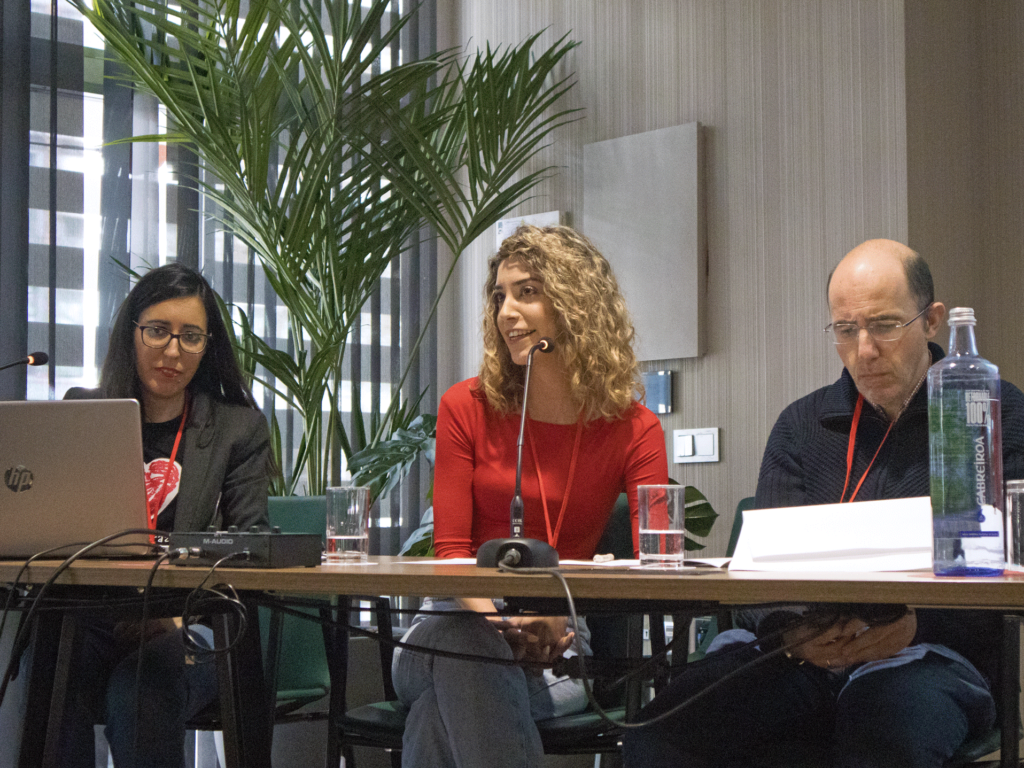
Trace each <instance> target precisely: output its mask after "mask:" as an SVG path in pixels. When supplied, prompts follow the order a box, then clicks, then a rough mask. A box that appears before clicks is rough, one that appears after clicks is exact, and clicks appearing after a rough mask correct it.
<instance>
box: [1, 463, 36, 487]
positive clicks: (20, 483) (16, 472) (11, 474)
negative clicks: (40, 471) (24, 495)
mask: <svg viewBox="0 0 1024 768" xmlns="http://www.w3.org/2000/svg"><path fill="white" fill-rule="evenodd" d="M32 480H33V478H32V471H31V470H29V469H28V468H27V467H23V466H21V465H20V464H19V465H18V466H16V467H11V468H10V469H8V470H7V471H6V472H4V485H6V486H7V487H8V488H10V489H11V490H12V491H14V492H15V493H21V492H22V491H27V490H28V489H29V488H31V487H32Z"/></svg>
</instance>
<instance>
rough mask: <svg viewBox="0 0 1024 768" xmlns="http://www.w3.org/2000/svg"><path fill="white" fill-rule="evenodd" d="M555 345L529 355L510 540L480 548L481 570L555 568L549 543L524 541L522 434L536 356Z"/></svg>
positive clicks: (540, 345) (544, 341)
mask: <svg viewBox="0 0 1024 768" xmlns="http://www.w3.org/2000/svg"><path fill="white" fill-rule="evenodd" d="M554 348H555V342H554V341H553V340H551V339H549V338H548V337H547V336H544V337H543V338H541V340H540V341H538V342H537V343H536V344H534V345H533V346H532V347H530V351H529V352H528V353H527V355H526V375H525V376H524V377H523V410H522V413H521V414H520V416H519V439H518V440H517V441H516V491H515V495H514V496H513V497H512V504H511V505H510V507H509V528H510V534H511V537H510V538H508V539H491V540H490V541H485V542H484V543H483V544H481V545H480V549H478V550H477V552H476V565H477V567H478V568H497V567H498V566H499V565H507V566H509V567H512V568H556V567H558V551H557V550H556V549H555V548H554V547H552V546H551V545H550V544H548V543H547V542H546V541H538V540H537V539H524V538H523V434H524V433H525V432H526V398H527V396H528V395H529V394H530V371H531V370H532V369H533V353H534V352H551V351H553V350H554Z"/></svg>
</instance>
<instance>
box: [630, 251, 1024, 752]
mask: <svg viewBox="0 0 1024 768" xmlns="http://www.w3.org/2000/svg"><path fill="white" fill-rule="evenodd" d="M828 302H829V310H830V313H831V316H832V322H830V323H829V324H828V326H826V328H825V334H826V338H827V339H828V341H829V342H832V343H833V344H834V345H835V349H836V352H837V353H838V354H839V357H840V359H841V360H842V362H843V366H844V370H843V373H842V375H841V376H840V378H839V380H838V381H836V382H835V383H834V384H831V385H830V386H827V387H823V388H822V389H819V390H817V391H816V392H813V393H811V394H810V395H808V396H806V397H803V398H801V399H800V400H797V401H796V402H795V403H793V404H792V405H790V406H789V407H787V408H786V409H785V410H784V411H783V412H782V414H781V415H780V416H779V419H778V421H777V422H776V424H775V427H774V428H773V429H772V432H771V436H770V437H769V438H768V445H767V446H766V448H765V453H764V458H763V460H762V463H761V473H760V477H759V478H758V484H757V498H756V506H757V507H758V508H771V507H790V506H803V505H808V504H835V503H838V502H850V501H869V500H875V499H894V498H907V497H913V496H927V495H928V493H929V466H928V465H929V461H928V397H927V387H925V385H924V384H925V378H926V376H927V372H928V368H929V366H931V364H932V363H934V362H935V361H936V360H939V359H941V358H942V357H943V355H944V353H943V351H942V349H941V348H940V347H939V346H938V345H936V344H934V343H933V342H932V341H931V340H932V339H933V338H934V337H935V336H936V334H937V332H938V330H939V325H940V323H941V322H942V320H943V318H944V316H945V311H946V308H945V305H943V304H942V302H939V301H936V300H935V296H934V289H933V284H932V277H931V272H930V270H929V269H928V265H927V263H925V261H924V259H922V258H921V257H920V256H919V255H918V254H917V253H915V252H914V251H912V250H911V249H910V248H908V247H907V246H905V245H903V244H901V243H897V242H894V241H892V240H869V241H867V242H865V243H862V244H861V245H859V246H857V247H856V248H854V249H853V250H852V251H850V253H848V254H847V255H846V256H845V257H844V258H843V260H842V261H841V262H840V263H839V265H838V266H837V267H836V269H835V271H834V272H833V274H832V275H831V277H830V278H829V284H828ZM1002 422H1003V462H1004V476H1005V477H1006V479H1012V478H1022V477H1024V394H1022V393H1021V391H1020V390H1019V389H1017V388H1016V387H1015V386H1013V385H1012V384H1009V383H1007V382H1003V385H1002ZM884 535H885V532H884V531H879V536H884ZM805 610H807V609H805V608H802V607H794V608H793V609H792V610H790V609H786V610H775V611H765V610H762V611H750V612H745V613H741V614H740V615H739V616H738V621H737V623H738V624H739V625H740V626H742V627H743V628H741V629H736V630H730V631H728V632H723V633H722V634H721V635H719V637H718V638H717V639H716V641H715V644H714V645H713V646H712V652H711V653H709V655H708V658H707V659H706V660H705V661H704V662H703V663H702V664H701V665H698V666H695V667H694V668H693V669H691V670H687V671H686V672H684V673H683V674H682V675H679V676H677V677H676V679H675V680H673V682H672V683H671V684H670V685H669V686H668V687H667V688H666V689H665V690H664V691H662V693H661V694H659V695H658V696H657V697H656V698H655V700H654V701H653V702H652V703H651V704H650V705H648V706H647V707H646V708H645V709H644V710H643V712H642V713H641V718H642V719H645V720H650V719H651V718H654V717H657V716H659V715H663V714H664V713H667V712H668V711H669V710H671V709H673V708H674V707H676V706H678V705H679V704H680V703H681V702H683V701H685V700H687V699H689V698H690V697H691V696H693V695H694V694H695V693H697V692H699V691H701V690H703V689H704V688H706V687H707V686H708V685H709V684H710V683H712V682H716V681H720V680H722V678H723V677H724V676H725V675H727V674H729V673H730V672H733V671H736V670H739V669H740V668H741V667H744V666H745V665H746V664H748V663H749V662H754V661H757V662H758V663H756V664H755V665H754V666H752V667H750V668H749V669H743V670H742V671H739V672H738V673H737V674H736V676H735V677H733V678H730V679H729V680H726V681H724V682H723V683H722V684H721V685H719V687H717V688H715V689H714V690H713V691H709V692H708V694H706V695H704V696H702V698H700V699H699V700H698V701H697V702H696V703H695V704H694V705H692V706H689V707H686V708H684V709H682V710H680V711H678V712H676V713H674V714H673V715H668V716H666V719H665V720H662V721H660V722H656V723H652V724H651V726H649V727H647V728H643V729H640V730H637V731H633V732H630V733H628V734H627V736H626V739H625V750H624V751H625V755H626V764H627V765H628V766H636V767H637V768H639V766H644V767H645V768H656V767H657V766H686V767H687V768H705V767H710V766H740V765H742V766H757V765H782V764H784V762H782V763H780V762H779V760H780V758H782V759H783V760H785V758H786V757H788V756H790V755H791V754H803V755H804V756H805V758H806V756H807V755H811V756H814V757H816V758H817V759H818V761H819V763H820V764H821V765H832V766H838V767H839V768H875V767H876V766H878V767H881V766H885V767H889V766H893V767H895V766H899V767H900V768H925V766H928V767H930V768H940V767H941V766H943V765H944V764H945V762H946V761H947V760H948V758H949V757H950V756H952V755H953V754H954V753H955V752H956V750H957V749H958V748H959V747H960V746H961V744H963V743H964V742H965V741H967V740H969V739H971V738H974V737H976V736H978V735H980V734H983V733H985V732H986V731H987V730H988V729H990V728H991V727H992V724H993V723H994V721H995V704H994V699H993V695H992V692H991V685H992V683H993V682H994V681H995V680H996V679H997V673H998V649H997V643H998V638H999V636H1000V634H999V617H998V616H995V617H993V616H990V615H988V614H979V613H977V612H971V611H949V610H918V611H916V612H915V611H914V610H912V609H907V608H906V607H904V606H888V607H886V606H882V607H873V608H870V609H864V610H863V611H860V612H859V615H850V614H839V613H836V612H834V611H833V612H832V613H829V612H828V611H827V610H822V609H820V608H818V609H811V610H809V611H808V612H807V613H806V614H804V619H805V620H803V621H801V619H800V615H801V613H802V612H803V611H805ZM811 618H813V621H812V620H809V619H811ZM758 638H761V639H762V641H761V642H760V643H759V644H758V643H757V639H758ZM750 641H753V642H754V644H750V645H748V644H747V643H749V642H750ZM780 645H785V646H786V647H787V650H786V652H785V653H784V654H778V655H776V656H774V657H768V658H766V657H765V655H764V651H767V650H769V649H771V648H778V647H779V646H780ZM766 755H768V757H766ZM800 764H803V763H800Z"/></svg>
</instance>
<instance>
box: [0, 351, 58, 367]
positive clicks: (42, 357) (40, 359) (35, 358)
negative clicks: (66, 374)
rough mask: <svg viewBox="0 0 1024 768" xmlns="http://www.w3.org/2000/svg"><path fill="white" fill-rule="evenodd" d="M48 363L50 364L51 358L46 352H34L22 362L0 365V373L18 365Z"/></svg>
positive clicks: (16, 361)
mask: <svg viewBox="0 0 1024 768" xmlns="http://www.w3.org/2000/svg"><path fill="white" fill-rule="evenodd" d="M48 362H50V356H49V355H47V354H46V353H45V352H33V353H32V354H31V355H29V356H28V357H23V358H21V360H15V361H14V362H13V363H8V364H7V365H0V371H5V370H7V369H8V368H13V367H14V366H16V365H46V364H47V363H48Z"/></svg>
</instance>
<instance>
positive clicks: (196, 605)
mask: <svg viewBox="0 0 1024 768" xmlns="http://www.w3.org/2000/svg"><path fill="white" fill-rule="evenodd" d="M248 557H249V554H248V553H247V552H232V553H231V554H229V555H225V556H224V557H222V558H220V559H219V560H218V561H217V562H215V563H214V564H213V565H211V566H210V569H209V570H208V571H207V572H206V575H205V576H203V578H202V580H201V581H200V582H199V584H198V585H197V586H196V588H195V589H193V590H192V591H191V592H189V593H188V596H187V597H186V598H185V604H184V606H183V609H182V630H183V632H182V639H183V642H184V643H185V649H186V650H187V651H188V652H189V653H190V654H191V655H192V656H193V657H194V658H195V660H196V661H197V662H199V663H205V662H207V661H212V660H213V659H214V658H215V657H217V656H220V655H222V654H225V653H228V652H229V651H231V650H233V649H234V648H235V647H236V646H237V645H238V643H239V642H241V640H242V638H243V637H244V635H245V632H246V629H248V627H249V617H248V611H247V610H246V608H245V604H244V603H243V602H242V601H241V600H240V599H239V597H238V593H237V592H235V588H234V587H232V586H231V585H230V584H225V585H217V586H215V587H207V586H206V582H207V581H209V580H210V578H211V577H212V576H213V574H214V573H215V572H216V570H217V568H219V567H220V566H221V565H222V564H223V563H226V562H227V561H229V560H238V559H248ZM221 586H223V587H224V588H225V589H229V590H231V595H227V594H225V593H224V592H221V591H220V589H218V587H221ZM204 593H209V594H213V595H216V597H199V595H202V594H204ZM221 602H224V603H226V604H227V605H228V606H229V607H230V608H231V609H232V610H233V611H234V612H235V614H236V615H237V616H238V632H237V633H236V634H235V636H234V638H232V639H230V640H229V642H228V644H227V645H226V646H224V647H223V648H216V647H214V648H206V647H204V646H202V645H200V644H199V642H198V641H197V640H196V638H195V636H194V635H193V634H192V630H191V629H189V627H190V626H191V625H192V624H198V623H200V622H199V621H198V619H200V618H201V617H203V616H204V615H205V614H204V613H203V611H204V609H206V607H207V606H209V605H213V604H216V603H221ZM193 619H196V621H193Z"/></svg>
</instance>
